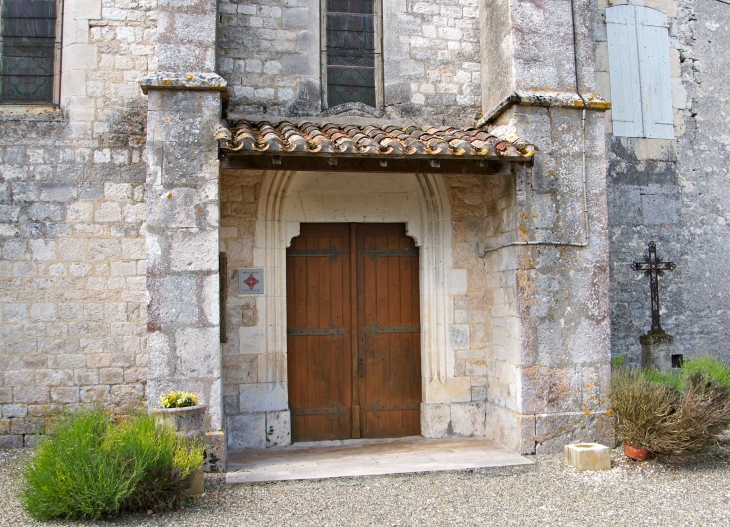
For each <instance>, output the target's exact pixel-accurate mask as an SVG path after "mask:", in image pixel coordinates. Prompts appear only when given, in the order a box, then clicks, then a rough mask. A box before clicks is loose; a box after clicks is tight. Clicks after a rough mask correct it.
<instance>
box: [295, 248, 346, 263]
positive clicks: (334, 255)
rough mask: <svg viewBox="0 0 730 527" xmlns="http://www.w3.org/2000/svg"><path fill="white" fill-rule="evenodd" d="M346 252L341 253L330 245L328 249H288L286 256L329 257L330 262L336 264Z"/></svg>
mask: <svg viewBox="0 0 730 527" xmlns="http://www.w3.org/2000/svg"><path fill="white" fill-rule="evenodd" d="M346 254H347V251H341V250H339V249H338V248H337V246H336V245H330V248H329V249H288V250H287V251H286V255H287V256H329V257H330V261H331V262H336V261H337V259H338V258H339V257H340V256H345V255H346Z"/></svg>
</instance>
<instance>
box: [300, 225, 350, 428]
mask: <svg viewBox="0 0 730 527" xmlns="http://www.w3.org/2000/svg"><path fill="white" fill-rule="evenodd" d="M350 261H351V255H350V226H349V225H348V224H332V223H328V224H316V223H309V224H304V223H303V224H302V225H301V233H300V235H299V236H297V237H296V238H294V240H292V245H291V247H290V248H289V249H287V257H286V275H287V276H286V280H287V369H288V379H289V406H290V409H291V413H292V417H291V418H292V441H294V442H300V441H324V440H332V439H347V438H350V437H352V345H351V342H352V341H351V332H352V328H351V323H352V313H351V309H352V298H351V287H350V282H351V280H350V278H351V277H350V271H351V268H350V265H351V264H350Z"/></svg>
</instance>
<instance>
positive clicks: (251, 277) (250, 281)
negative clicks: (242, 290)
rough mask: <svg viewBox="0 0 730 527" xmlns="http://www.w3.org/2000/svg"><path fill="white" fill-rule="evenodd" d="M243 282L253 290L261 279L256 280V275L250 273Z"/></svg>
mask: <svg viewBox="0 0 730 527" xmlns="http://www.w3.org/2000/svg"><path fill="white" fill-rule="evenodd" d="M243 283H244V284H246V285H247V286H248V288H249V289H251V291H253V288H254V287H256V284H258V283H259V281H258V280H256V277H255V276H254V275H252V274H250V275H248V278H246V279H245V280H244V281H243Z"/></svg>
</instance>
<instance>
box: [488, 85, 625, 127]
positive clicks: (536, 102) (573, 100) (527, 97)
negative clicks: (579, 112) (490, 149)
mask: <svg viewBox="0 0 730 527" xmlns="http://www.w3.org/2000/svg"><path fill="white" fill-rule="evenodd" d="M584 100H585V108H586V110H597V111H606V110H610V109H611V103H610V102H608V101H607V100H605V99H603V98H602V97H599V96H598V95H596V94H595V93H588V94H586V95H583V97H582V98H581V96H580V95H578V94H577V93H566V92H556V91H519V92H518V91H516V92H513V93H511V94H510V95H508V96H507V97H505V98H504V99H502V101H500V102H499V103H498V104H497V105H495V106H494V107H493V108H492V109H491V110H489V111H488V112H487V113H485V114H484V115H483V116H482V118H481V119H479V121H477V124H476V127H477V128H482V127H483V126H486V125H487V124H489V123H490V122H492V121H494V120H495V119H496V118H497V117H499V116H500V115H502V114H503V113H504V112H506V111H507V110H509V109H510V108H511V107H512V106H514V105H516V104H518V105H523V106H543V107H554V108H583V107H584V104H583V101H584Z"/></svg>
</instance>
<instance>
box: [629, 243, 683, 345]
mask: <svg viewBox="0 0 730 527" xmlns="http://www.w3.org/2000/svg"><path fill="white" fill-rule="evenodd" d="M631 267H633V269H634V271H644V274H645V275H646V276H648V277H649V283H650V286H651V331H650V332H649V334H650V335H663V334H664V330H663V329H662V325H661V322H660V320H659V277H660V276H662V275H663V274H664V271H673V270H674V269H676V268H677V266H676V265H675V264H674V262H663V261H662V259H661V258H659V257H658V256H657V255H656V243H654V242H653V241H652V242H649V256H645V257H644V261H643V262H634V263H633V264H632V265H631Z"/></svg>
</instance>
